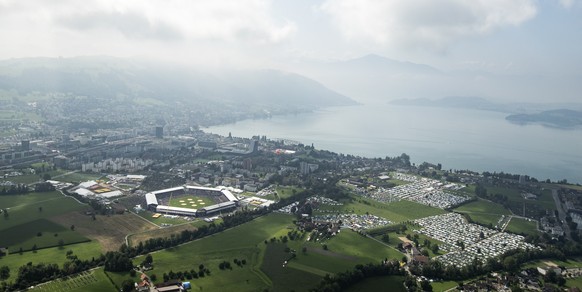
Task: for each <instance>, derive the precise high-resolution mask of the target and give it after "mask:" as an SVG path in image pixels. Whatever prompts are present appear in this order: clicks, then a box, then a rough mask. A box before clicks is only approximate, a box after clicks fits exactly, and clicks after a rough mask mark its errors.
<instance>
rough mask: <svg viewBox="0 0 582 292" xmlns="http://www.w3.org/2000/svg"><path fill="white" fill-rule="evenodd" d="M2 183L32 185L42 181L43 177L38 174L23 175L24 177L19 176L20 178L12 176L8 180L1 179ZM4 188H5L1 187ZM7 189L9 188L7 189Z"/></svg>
mask: <svg viewBox="0 0 582 292" xmlns="http://www.w3.org/2000/svg"><path fill="white" fill-rule="evenodd" d="M0 181H11V182H13V183H17V184H31V183H35V182H39V181H42V175H40V176H39V175H38V174H23V175H19V176H10V177H7V178H0ZM1 188H4V187H0V189H1ZM6 188H7V189H8V188H9V187H6Z"/></svg>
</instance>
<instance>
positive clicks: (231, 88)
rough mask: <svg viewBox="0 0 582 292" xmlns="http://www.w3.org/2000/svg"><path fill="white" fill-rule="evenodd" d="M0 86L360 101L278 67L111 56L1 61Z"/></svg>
mask: <svg viewBox="0 0 582 292" xmlns="http://www.w3.org/2000/svg"><path fill="white" fill-rule="evenodd" d="M0 90H6V91H14V90H15V91H17V92H18V93H19V94H21V95H26V94H28V93H31V92H40V93H71V94H75V95H84V96H89V97H100V98H119V97H124V98H151V99H155V100H159V101H161V102H162V103H167V102H186V103H187V102H189V101H197V102H200V101H204V100H208V101H212V102H218V103H228V104H240V105H253V106H254V105H266V106H277V107H284V106H289V107H293V108H303V109H306V108H313V107H321V106H339V105H353V104H356V102H354V101H353V100H351V99H350V98H348V97H346V96H344V95H341V94H338V93H336V92H334V91H332V90H330V89H328V88H326V87H325V86H323V85H322V84H320V83H318V82H316V81H314V80H312V79H309V78H306V77H304V76H300V75H298V74H293V73H286V72H281V71H276V70H256V71H251V70H248V71H232V70H222V71H217V70H214V71H213V72H205V71H201V70H195V69H191V68H187V67H182V66H172V65H168V64H159V63H158V64H156V63H146V62H136V61H131V60H125V59H117V58H111V57H79V58H31V59H14V60H6V61H1V62H0Z"/></svg>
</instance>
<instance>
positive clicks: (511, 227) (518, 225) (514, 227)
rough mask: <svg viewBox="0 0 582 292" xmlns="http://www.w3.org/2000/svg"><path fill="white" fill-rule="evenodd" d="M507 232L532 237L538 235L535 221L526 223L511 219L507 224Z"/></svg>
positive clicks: (518, 219) (522, 220)
mask: <svg viewBox="0 0 582 292" xmlns="http://www.w3.org/2000/svg"><path fill="white" fill-rule="evenodd" d="M506 230H507V231H509V232H513V233H518V234H522V233H524V234H526V235H530V234H531V235H534V234H538V233H539V232H538V225H537V222H536V221H528V220H525V219H522V218H515V217H514V218H511V221H509V224H508V225H507V229H506Z"/></svg>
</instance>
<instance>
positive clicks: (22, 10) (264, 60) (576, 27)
mask: <svg viewBox="0 0 582 292" xmlns="http://www.w3.org/2000/svg"><path fill="white" fill-rule="evenodd" d="M581 31H582V1H580V0H438V1H437V0H293V1H282V0H273V1H269V0H236V1H224V0H211V1H199V0H124V1H116V0H94V1H92V0H83V1H77V0H52V1H44V0H0V38H1V39H2V45H0V59H10V58H22V57H74V56H92V55H109V56H116V57H133V58H151V59H156V60H162V61H175V62H180V63H188V64H195V65H217V66H229V67H234V68H280V69H288V70H292V69H291V68H297V66H298V65H297V64H302V63H304V62H333V61H338V60H348V59H351V58H357V57H361V56H364V55H367V54H372V53H373V54H378V55H381V56H384V57H387V58H391V59H395V60H401V61H410V62H415V63H423V64H429V65H431V66H434V67H436V68H439V69H440V70H444V71H446V72H462V71H465V70H466V71H484V72H490V73H493V74H518V75H524V76H526V75H527V76H530V77H531V76H551V77H552V80H554V82H556V83H555V84H556V85H555V86H561V87H564V86H568V84H570V83H572V82H574V80H576V79H577V78H579V77H581V76H582V72H581V68H582V53H580V52H582V37H581V36H582V35H581V34H580V32H581ZM556 80H558V81H556ZM560 80H561V81H560ZM576 89H578V87H576ZM573 91H574V90H570V92H573ZM576 99H577V96H576V94H567V97H564V98H562V99H561V100H563V101H576Z"/></svg>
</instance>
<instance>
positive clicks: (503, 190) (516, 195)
mask: <svg viewBox="0 0 582 292" xmlns="http://www.w3.org/2000/svg"><path fill="white" fill-rule="evenodd" d="M486 187H487V192H488V193H489V194H502V195H505V196H507V199H508V200H509V203H510V204H516V205H520V204H523V203H526V204H527V205H532V206H537V207H538V208H540V209H542V210H544V209H549V210H554V209H556V204H555V202H554V199H553V198H552V191H551V190H549V189H545V190H543V191H541V192H539V194H537V195H538V198H537V199H536V200H526V199H525V198H523V196H522V191H521V190H519V189H517V188H507V187H497V186H486Z"/></svg>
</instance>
